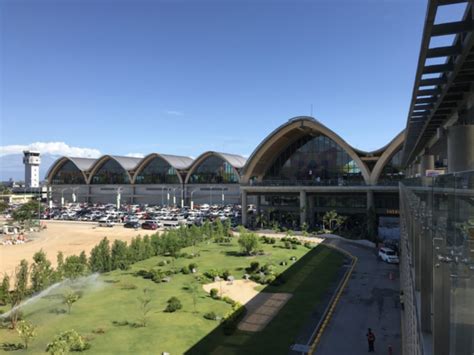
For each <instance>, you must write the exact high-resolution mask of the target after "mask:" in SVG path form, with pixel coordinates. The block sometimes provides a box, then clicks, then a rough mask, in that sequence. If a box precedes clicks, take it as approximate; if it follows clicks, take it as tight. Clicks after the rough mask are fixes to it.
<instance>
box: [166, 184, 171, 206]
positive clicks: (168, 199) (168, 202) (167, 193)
mask: <svg viewBox="0 0 474 355" xmlns="http://www.w3.org/2000/svg"><path fill="white" fill-rule="evenodd" d="M170 190H171V188H170V187H168V188H167V189H166V205H167V206H168V207H169V205H170Z"/></svg>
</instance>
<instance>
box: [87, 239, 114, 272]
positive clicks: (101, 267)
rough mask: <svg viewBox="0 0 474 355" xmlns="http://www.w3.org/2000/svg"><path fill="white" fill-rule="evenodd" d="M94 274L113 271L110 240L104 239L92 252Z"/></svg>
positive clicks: (91, 265) (90, 261)
mask: <svg viewBox="0 0 474 355" xmlns="http://www.w3.org/2000/svg"><path fill="white" fill-rule="evenodd" d="M89 266H90V268H91V271H92V272H108V271H110V270H111V266H112V263H111V257H110V246H109V240H108V239H107V238H104V239H102V240H101V241H100V243H99V244H98V245H96V246H95V247H94V248H93V249H92V250H91V254H90V258H89Z"/></svg>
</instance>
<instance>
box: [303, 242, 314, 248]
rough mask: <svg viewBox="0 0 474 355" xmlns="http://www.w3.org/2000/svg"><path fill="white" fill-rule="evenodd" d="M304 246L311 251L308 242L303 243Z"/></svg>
mask: <svg viewBox="0 0 474 355" xmlns="http://www.w3.org/2000/svg"><path fill="white" fill-rule="evenodd" d="M304 246H305V247H306V248H308V249H311V248H312V247H313V245H312V244H311V243H310V242H305V243H304Z"/></svg>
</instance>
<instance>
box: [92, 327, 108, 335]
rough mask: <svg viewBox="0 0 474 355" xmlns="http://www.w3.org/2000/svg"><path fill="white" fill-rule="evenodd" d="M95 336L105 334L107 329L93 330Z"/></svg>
mask: <svg viewBox="0 0 474 355" xmlns="http://www.w3.org/2000/svg"><path fill="white" fill-rule="evenodd" d="M92 333H94V334H105V328H95V329H93V330H92Z"/></svg>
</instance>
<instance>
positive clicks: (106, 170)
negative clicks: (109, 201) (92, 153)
mask: <svg viewBox="0 0 474 355" xmlns="http://www.w3.org/2000/svg"><path fill="white" fill-rule="evenodd" d="M91 183H92V184H129V183H130V179H129V178H128V174H127V172H126V171H125V169H124V168H122V167H121V166H120V164H119V163H117V162H116V161H115V160H114V159H109V160H107V161H106V162H105V163H104V164H102V166H101V167H100V168H99V170H97V172H96V173H95V175H94V176H93V177H92V182H91Z"/></svg>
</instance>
